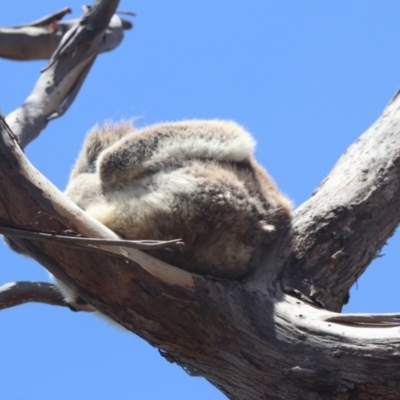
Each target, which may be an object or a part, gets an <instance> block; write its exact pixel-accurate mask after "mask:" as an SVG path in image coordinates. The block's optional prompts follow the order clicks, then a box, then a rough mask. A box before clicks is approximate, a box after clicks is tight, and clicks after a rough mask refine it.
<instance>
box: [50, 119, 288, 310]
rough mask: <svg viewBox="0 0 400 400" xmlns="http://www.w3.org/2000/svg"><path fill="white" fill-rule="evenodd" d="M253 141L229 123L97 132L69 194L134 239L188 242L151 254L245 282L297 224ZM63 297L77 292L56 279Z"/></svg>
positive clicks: (71, 298) (112, 127)
mask: <svg viewBox="0 0 400 400" xmlns="http://www.w3.org/2000/svg"><path fill="white" fill-rule="evenodd" d="M254 146H255V142H254V139H253V138H252V137H251V135H250V134H249V133H248V132H247V131H246V130H245V129H243V128H242V127H241V126H239V125H238V124H236V123H234V122H231V121H221V120H210V121H203V120H191V121H182V122H175V123H161V124H157V125H154V126H150V127H146V128H143V129H135V128H134V127H133V125H132V123H130V122H120V123H116V124H111V123H108V124H105V125H104V126H103V127H94V128H93V129H92V130H91V131H90V132H89V134H88V135H87V137H86V139H85V142H84V144H83V148H82V150H81V152H80V154H79V156H78V160H77V161H76V164H75V166H74V168H73V170H72V172H71V175H70V179H69V183H68V186H67V188H66V190H65V194H66V195H67V196H68V197H69V198H70V199H71V200H72V201H74V202H75V203H76V204H77V205H78V206H79V207H81V208H82V209H83V210H85V211H86V212H87V213H89V214H90V215H91V216H93V217H94V218H96V219H97V220H99V221H100V222H102V223H103V224H104V225H106V226H107V227H108V228H110V229H111V230H113V231H114V232H116V233H117V234H118V235H119V236H120V237H121V238H124V239H133V240H144V239H151V240H172V239H182V240H183V241H184V243H185V250H184V252H183V253H180V252H168V251H166V250H154V251H148V253H149V254H151V255H153V256H154V257H157V258H159V259H161V260H163V261H165V262H167V263H170V264H172V265H175V266H176V267H179V268H182V269H184V270H187V271H190V272H194V273H197V274H202V275H208V276H212V277H215V278H223V279H235V280H238V279H242V278H244V277H245V276H246V275H248V274H249V273H251V272H252V271H253V270H254V268H255V267H256V265H257V262H258V261H259V260H260V258H261V256H262V255H263V254H264V253H265V252H267V251H268V249H270V248H271V246H272V245H273V242H274V240H275V239H276V237H277V236H278V235H279V234H282V233H283V232H284V231H285V230H286V229H287V228H288V227H289V226H290V216H291V203H290V201H289V200H288V199H287V198H286V197H285V196H284V195H283V194H282V193H280V192H279V190H278V189H277V187H276V186H275V183H274V182H273V180H272V178H271V177H270V176H269V175H268V174H267V172H266V171H265V170H264V169H263V168H262V167H261V166H260V165H259V164H257V162H256V161H255V159H254V156H253V151H254ZM56 283H57V285H58V287H59V288H60V290H61V292H62V293H63V295H64V297H65V299H66V300H67V301H68V302H70V303H74V302H76V301H77V296H76V294H75V293H74V292H73V291H72V290H71V289H69V288H68V287H67V286H66V285H65V284H63V283H62V282H60V281H59V280H57V279H56Z"/></svg>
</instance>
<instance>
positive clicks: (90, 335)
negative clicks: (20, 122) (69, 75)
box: [0, 0, 400, 400]
mask: <svg viewBox="0 0 400 400" xmlns="http://www.w3.org/2000/svg"><path fill="white" fill-rule="evenodd" d="M3 3H4V4H2V9H1V15H0V26H10V25H17V24H21V23H24V22H29V21H33V20H36V19H38V18H40V17H42V16H44V15H46V14H48V13H51V12H53V11H56V10H58V9H60V8H62V7H64V6H71V7H72V8H73V11H74V16H77V15H79V14H80V6H81V4H82V3H81V2H80V1H77V0H68V1H64V2H61V1H60V0H41V1H40V2H33V1H32V0H15V1H12V2H3ZM120 9H121V10H130V11H135V12H136V13H137V17H136V18H135V20H134V22H135V29H134V30H133V31H130V32H128V33H127V35H126V38H125V40H124V42H123V43H122V45H121V46H120V47H119V48H118V49H116V50H115V51H113V52H111V53H107V54H102V55H100V56H99V58H98V60H97V62H96V64H95V66H94V67H93V69H92V71H91V73H90V75H89V77H88V79H87V81H86V82H85V85H84V87H83V89H82V91H81V93H80V94H79V96H78V98H77V100H76V101H75V103H74V104H73V106H72V107H71V109H70V110H69V111H68V113H67V114H66V115H65V116H64V117H62V118H61V119H58V120H56V121H54V122H52V123H51V124H50V125H49V126H48V127H47V129H46V130H45V131H44V132H43V133H42V135H41V136H40V137H39V139H37V140H36V141H35V142H34V143H32V144H31V145H30V146H29V147H28V148H27V150H26V153H27V156H28V157H29V159H30V160H31V161H32V163H33V164H34V165H35V166H36V167H37V168H38V169H39V170H40V171H41V172H42V173H43V174H44V175H45V176H47V177H48V178H49V179H50V180H51V181H52V182H54V183H55V184H56V185H57V186H58V187H59V188H61V189H62V188H64V187H65V185H66V181H67V177H68V174H69V170H70V168H71V167H72V165H73V162H74V160H75V157H76V156H77V153H78V151H79V148H80V145H81V143H82V140H83V137H84V135H85V132H86V131H87V130H88V129H89V128H90V127H91V126H92V125H94V124H95V123H97V122H100V123H101V122H102V121H104V120H106V119H113V120H118V119H120V118H129V117H134V118H136V119H137V125H138V126H144V125H149V124H152V123H155V122H160V121H174V120H180V119H185V118H223V119H233V120H236V121H237V122H239V123H240V124H242V125H244V126H245V127H246V128H247V129H248V130H249V131H250V132H252V133H253V135H254V136H255V138H256V139H257V142H258V146H257V153H256V156H257V159H258V160H259V161H260V162H261V163H262V164H263V165H264V166H265V167H266V168H267V169H268V171H269V172H270V173H271V174H272V176H273V177H274V178H275V180H276V182H277V183H278V185H279V187H280V188H281V190H282V191H283V192H285V193H286V194H287V195H288V196H289V197H290V198H291V199H292V200H293V202H294V203H295V205H296V206H298V205H300V204H301V203H302V202H304V201H305V200H306V199H307V198H308V197H309V196H310V194H311V193H312V192H313V190H314V189H315V187H316V186H317V185H318V184H319V182H320V181H321V180H322V179H323V178H324V177H325V176H326V175H327V174H328V173H329V171H330V170H331V168H332V167H333V165H334V163H335V162H336V161H337V159H338V158H339V157H340V155H341V154H342V153H343V152H344V151H345V150H346V148H347V147H348V146H349V145H350V144H351V143H352V142H354V141H355V140H356V139H357V137H358V136H359V135H360V134H362V133H363V131H365V130H366V129H367V128H368V127H369V126H370V125H371V124H372V123H373V122H374V120H375V119H376V118H377V117H378V116H379V115H380V113H381V111H382V110H383V108H384V107H385V105H386V104H387V103H388V101H389V100H390V98H391V96H392V95H393V94H394V93H395V91H396V90H397V89H398V88H399V87H400V67H399V66H400V30H399V27H398V26H399V23H398V19H399V15H400V2H398V1H395V0H386V1H378V0H374V1H372V0H352V1H351V2H349V1H347V0H335V1H321V0H302V1H296V0H291V1H289V0H279V1H270V0H264V1H261V0H252V1H248V0H247V1H244V0H240V1H239V0H229V1H227V0H224V1H222V0H214V1H211V0H202V1H199V0H191V1H190V2H183V1H176V0H175V1H165V0H158V1H155V0H153V1H145V0H137V1H128V0H122V1H121V4H120ZM44 65H45V64H44V62H30V63H26V62H25V63H20V62H11V61H7V60H0V76H1V79H0V108H1V110H2V111H3V113H4V114H8V113H9V112H11V111H12V110H13V109H15V108H16V107H18V106H19V105H20V104H21V103H22V101H23V100H24V99H25V97H26V96H27V95H28V93H29V92H30V90H31V88H32V87H33V85H34V83H35V81H36V79H37V77H38V74H39V70H40V68H42V67H43V66H44ZM399 244H400V237H399V235H395V236H394V237H393V238H391V239H390V240H389V241H388V246H386V247H385V248H384V249H383V253H384V254H385V256H384V257H382V258H380V259H377V260H375V261H374V263H373V264H372V265H371V266H370V268H369V269H368V271H367V272H366V273H365V274H364V275H363V276H362V277H361V278H360V279H359V281H358V283H357V285H356V287H354V288H353V289H352V291H351V298H350V303H349V305H348V306H346V308H345V311H347V312H396V311H399V309H400V301H399V300H400V295H399V291H398V282H399V279H400V272H399V268H398V265H399V263H400V246H399ZM0 251H1V254H0V257H1V260H2V265H1V269H0V283H6V282H10V281H14V280H28V279H31V280H47V279H48V277H47V273H46V271H45V270H44V269H43V268H41V267H40V266H39V265H38V264H37V263H35V262H34V261H31V260H28V259H26V258H23V257H20V256H18V255H14V254H12V253H11V252H10V251H9V250H8V249H7V248H6V247H5V246H0ZM0 329H1V342H0V354H1V363H0V385H1V393H2V398H4V399H7V400H9V399H10V400H14V399H15V400H20V399H21V400H25V399H29V400H36V399H38V400H47V399H48V400H50V399H51V400H54V399H57V400H59V399H60V400H64V399H68V400H70V399H71V398H73V399H76V400H86V399H96V400H103V399H105V400H106V399H119V400H125V399H135V400H136V399H140V400H153V399H165V400H169V399H174V400H187V399H190V400H192V399H193V400H197V399H199V400H200V399H201V400H203V399H209V400H218V399H224V398H225V397H224V396H223V395H222V394H220V393H219V392H218V391H217V390H216V389H214V387H212V386H211V385H210V384H208V383H207V382H206V381H205V380H203V379H201V378H191V377H189V376H188V375H187V374H186V373H185V372H184V371H183V370H182V369H181V368H179V367H177V366H176V365H172V364H169V363H168V362H167V361H165V360H164V359H163V358H162V357H161V356H160V355H159V354H158V351H157V349H154V348H152V347H150V346H149V345H148V344H147V343H145V342H144V341H142V340H141V339H140V338H138V337H136V336H135V335H133V334H130V333H125V332H122V331H120V330H118V329H116V328H114V327H111V326H109V325H108V324H107V323H106V322H104V321H103V320H101V319H99V318H96V317H94V316H92V315H88V314H84V313H72V312H70V311H68V310H64V309H59V308H56V307H51V306H45V305H35V304H33V305H25V306H21V307H17V308H13V309H9V310H5V311H2V312H0Z"/></svg>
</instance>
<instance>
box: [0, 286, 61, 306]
mask: <svg viewBox="0 0 400 400" xmlns="http://www.w3.org/2000/svg"><path fill="white" fill-rule="evenodd" d="M30 302H35V303H44V304H50V305H52V306H63V307H67V306H68V305H67V304H66V303H65V301H64V299H63V297H62V296H61V294H60V292H59V291H58V290H57V287H56V286H55V285H53V284H51V283H46V282H12V283H7V284H5V285H3V286H0V310H3V309H5V308H10V307H15V306H19V305H21V304H25V303H30Z"/></svg>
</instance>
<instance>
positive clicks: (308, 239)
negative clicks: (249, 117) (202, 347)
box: [283, 96, 400, 311]
mask: <svg viewBox="0 0 400 400" xmlns="http://www.w3.org/2000/svg"><path fill="white" fill-rule="evenodd" d="M399 107H400V97H399V96H397V97H395V98H394V99H393V101H392V102H391V103H390V104H389V105H388V107H387V108H386V109H385V111H384V113H383V115H382V116H381V117H380V118H379V119H378V121H377V122H376V123H375V124H374V125H373V126H372V127H371V128H370V129H368V131H367V132H366V133H365V134H364V135H363V136H361V138H360V139H358V140H357V142H356V143H354V144H353V145H352V146H351V147H350V148H349V149H348V150H347V151H346V153H345V154H344V155H343V156H342V157H341V158H340V160H339V161H338V163H337V164H336V166H335V167H334V169H333V171H332V172H331V173H330V175H329V176H328V177H327V178H326V179H325V180H324V182H323V183H322V184H321V185H320V187H319V188H318V189H317V190H316V191H315V193H314V194H313V196H312V197H311V198H310V200H308V201H307V202H306V203H304V204H303V205H301V206H300V207H299V208H298V209H297V210H296V212H295V213H294V218H293V243H292V247H293V251H292V252H291V253H290V255H289V257H288V259H287V262H286V271H285V274H284V279H283V284H284V287H285V290H286V291H287V292H289V293H294V290H297V291H298V292H301V293H303V294H305V295H306V296H308V297H309V298H310V299H312V300H313V301H314V302H315V303H316V304H319V305H321V306H323V307H325V308H327V309H330V310H335V311H339V310H340V309H341V307H342V304H343V302H344V299H345V298H346V296H347V293H348V291H349V290H350V288H351V286H352V285H353V284H354V283H355V281H356V280H357V279H358V277H359V276H360V275H361V274H362V273H363V272H364V271H365V269H366V268H367V266H368V265H369V263H370V262H371V261H372V260H373V259H374V258H375V257H377V254H378V253H379V251H380V250H381V248H382V246H383V245H384V244H385V243H386V241H387V239H388V238H389V237H390V236H391V235H392V234H393V232H394V230H395V229H396V227H397V226H398V224H399V222H400V124H399V122H400V112H399ZM332 283H334V284H332Z"/></svg>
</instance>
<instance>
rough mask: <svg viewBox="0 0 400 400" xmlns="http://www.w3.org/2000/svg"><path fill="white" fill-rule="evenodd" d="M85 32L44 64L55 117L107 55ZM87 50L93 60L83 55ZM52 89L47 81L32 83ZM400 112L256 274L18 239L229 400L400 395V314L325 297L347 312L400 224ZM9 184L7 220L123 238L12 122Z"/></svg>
mask: <svg viewBox="0 0 400 400" xmlns="http://www.w3.org/2000/svg"><path fill="white" fill-rule="evenodd" d="M111 3H114V5H115V7H116V4H115V3H117V2H112V1H108V2H107V1H105V0H102V1H100V0H99V1H98V2H96V4H95V7H96V6H99V7H100V6H102V7H105V9H103V10H102V11H101V12H102V13H103V12H104V14H103V15H108V16H109V17H111V14H110V12H111V11H110V9H108V8H107V4H111ZM95 7H94V8H95ZM100 8H101V7H100ZM100 8H99V9H98V10H97V12H99V10H100ZM114 11H115V9H114ZM114 11H113V12H114ZM93 15H97V16H98V14H96V13H93ZM87 21H88V20H86V22H87ZM99 26H103V25H101V24H100V25H99ZM105 26H106V25H104V26H103V28H104V29H105ZM100 31H101V29H100V28H99V32H97V34H98V35H99V36H96V35H95V41H96V40H98V37H100V36H101V33H100ZM81 35H83V36H84V37H85V38H86V33H84V28H83V27H81V26H79V27H76V29H75V30H74V31H73V32H72V33H71V34H69V35H68V37H67V38H66V41H65V42H64V43H62V45H61V46H60V48H59V50H58V51H57V52H56V55H55V57H54V58H53V59H52V61H51V62H50V66H49V68H48V69H47V70H46V72H47V71H52V72H51V73H52V74H53V75H52V77H53V78H52V79H53V86H52V87H51V89H54V87H56V86H57V85H59V81H58V80H57V79H56V78H58V77H62V76H64V79H65V77H69V76H72V75H73V76H74V79H73V83H71V82H70V83H68V84H66V85H65V91H64V97H62V99H61V100H60V99H57V98H56V96H55V97H54V93H53V92H51V93H50V98H51V99H52V101H55V100H57V101H56V104H57V107H56V109H53V110H50V109H46V108H45V109H44V110H45V112H44V114H43V115H42V116H41V118H42V119H43V120H44V121H45V123H47V121H48V120H49V118H51V116H52V115H53V114H54V113H56V114H57V113H58V114H59V113H60V109H62V102H63V101H67V102H68V100H65V99H66V98H67V99H68V96H70V97H69V98H71V96H72V98H73V94H74V90H76V89H75V88H76V85H79V84H80V82H82V77H83V76H84V75H85V74H86V73H87V71H88V68H89V66H90V64H91V62H92V61H93V60H94V57H95V54H97V53H95V51H94V48H96V46H97V50H98V48H99V46H98V43H97V45H96V46H94V47H92V45H91V44H90V45H89V44H88V43H87V42H86V39H85V40H82V36H81ZM69 39H73V41H76V42H75V45H76V46H77V47H75V45H74V44H73V42H70V41H69ZM88 49H89V54H92V56H91V57H92V58H90V57H89V58H87V57H84V53H85V50H88ZM81 51H82V52H83V53H80V52H81ZM92 51H94V53H92ZM93 54H94V55H93ZM72 66H73V68H75V72H74V73H73V74H72V73H71V72H70V71H72V70H73V69H71V67H72ZM70 73H71V74H72V75H69V74H70ZM68 79H69V78H68ZM54 85H55V86H54ZM61 86H62V85H61ZM61 86H60V87H61ZM44 89H45V85H44V84H43V83H41V84H38V85H37V88H36V89H35V90H36V93H42V91H43V90H44ZM47 90H48V89H47ZM71 93H72V95H71ZM65 94H66V96H67V97H65ZM75 94H76V91H75ZM52 96H53V97H52ZM28 100H29V102H31V104H29V102H27V103H28V106H29V107H32V108H29V107H27V103H26V104H25V108H24V107H23V108H24V109H23V110H22V114H21V115H22V116H24V118H22V120H21V124H20V125H19V124H18V123H16V119H11V122H12V121H14V122H13V123H14V125H13V129H15V130H16V132H14V133H16V134H17V136H18V138H19V139H20V141H21V143H23V144H26V143H28V142H29V140H32V138H33V136H34V135H32V134H31V133H29V132H30V130H32V126H33V125H32V123H33V122H38V121H39V123H40V121H41V120H40V118H39V119H37V115H36V114H34V113H33V117H32V115H31V114H29V112H28V113H27V114H24V113H23V112H26V111H27V110H28V111H29V110H30V111H31V112H32V111H34V110H35V108H34V106H35V107H36V106H38V103H35V101H34V99H32V98H31V99H28ZM399 109H400V99H399V98H397V97H396V98H395V99H394V100H393V102H392V103H391V104H390V105H389V107H388V108H387V110H386V111H385V113H384V115H383V117H382V118H381V119H380V120H378V122H377V123H376V124H375V125H374V126H373V128H371V129H370V130H369V131H368V132H367V133H366V134H365V135H364V136H363V137H362V138H361V139H360V140H359V141H358V142H357V143H355V144H354V145H353V146H352V147H351V148H350V149H349V151H348V152H347V153H346V154H345V155H344V156H343V157H342V159H341V160H340V161H339V163H338V164H337V166H336V167H335V169H334V170H333V172H332V173H331V175H330V176H329V177H328V178H327V180H326V181H325V182H324V183H323V185H321V187H320V188H319V189H318V190H317V192H316V193H315V195H314V196H313V197H312V198H311V199H310V200H309V201H308V202H306V203H305V204H304V205H303V206H301V207H300V208H299V209H298V210H297V211H296V213H295V215H294V220H293V229H292V231H289V230H288V232H287V233H286V236H285V237H283V238H281V239H280V241H279V242H277V243H276V244H275V246H274V248H273V249H272V250H271V251H270V253H268V254H266V255H265V259H264V260H262V263H261V264H260V265H259V268H258V269H257V272H256V273H255V275H254V276H252V277H249V278H248V279H247V280H245V281H224V280H219V279H213V278H211V277H200V276H196V275H194V274H191V273H188V272H186V271H183V270H180V269H178V268H175V267H173V266H169V265H167V264H165V263H163V262H161V261H159V260H156V259H154V258H152V257H150V256H148V255H146V254H144V253H142V252H140V251H139V250H135V249H126V248H121V247H109V246H107V245H106V244H101V245H100V244H99V245H98V246H99V248H101V249H104V250H107V251H108V253H107V254H104V253H102V252H101V253H100V252H97V251H93V250H92V249H91V250H90V251H88V250H86V249H77V248H69V247H66V246H63V245H62V244H60V243H54V242H49V241H45V242H43V241H36V240H34V239H22V238H15V241H16V243H17V244H18V245H19V246H20V247H21V248H22V249H24V250H25V251H26V252H28V253H29V254H31V255H32V256H33V257H34V258H35V259H37V260H38V261H39V262H40V263H41V264H42V265H44V266H45V267H46V268H47V269H48V270H49V271H50V272H52V273H53V274H54V275H55V276H56V277H57V278H58V279H60V280H61V281H62V282H64V283H65V284H66V285H68V286H69V287H71V288H72V289H73V290H75V291H76V292H77V293H78V294H79V295H80V296H81V297H82V298H83V299H84V300H86V301H87V302H88V303H89V304H91V305H92V306H93V307H94V308H95V309H97V310H99V311H100V312H101V313H103V314H104V315H106V316H108V317H110V318H111V319H113V320H114V321H116V322H118V323H119V324H121V325H123V326H124V327H126V328H127V329H129V330H131V331H132V332H135V333H137V334H138V335H139V336H141V337H143V338H144V339H145V340H147V341H148V342H149V343H150V344H152V345H153V346H156V347H158V348H159V349H160V350H161V352H162V354H163V355H164V356H165V357H166V358H167V359H168V360H170V361H172V362H176V363H178V364H179V365H181V366H183V367H184V368H185V369H186V370H187V371H190V372H191V373H192V374H194V375H200V376H203V377H205V378H206V379H208V380H209V381H210V382H212V383H213V384H214V385H215V386H217V387H218V388H219V389H220V390H221V391H222V392H223V393H225V394H226V395H227V396H228V397H229V398H230V399H237V400H239V399H240V400H256V399H257V400H259V399H260V398H271V399H286V400H289V399H303V398H304V399H306V398H307V399H308V398H315V399H363V398H371V399H372V398H379V396H381V397H382V398H383V399H398V398H400V371H399V368H398V350H397V349H398V333H399V328H398V324H399V316H398V315H383V316H376V315H375V316H365V315H364V316H356V315H349V316H341V315H340V314H336V313H332V312H330V311H327V310H324V309H322V308H318V307H315V305H320V306H322V307H326V308H328V309H331V310H336V309H340V306H341V304H342V302H343V298H344V294H345V293H346V291H347V290H348V289H349V287H350V285H351V284H352V282H354V280H355V279H356V277H357V276H358V275H359V274H360V273H361V272H362V271H363V270H364V269H365V267H366V265H367V263H368V262H370V260H371V259H372V258H373V257H374V256H375V255H376V253H377V251H379V249H380V247H381V246H382V244H383V243H384V241H385V240H386V239H387V238H388V237H389V236H390V235H391V233H392V232H393V229H394V228H395V226H396V225H397V223H398V221H399V207H400V206H399V205H398V204H399V191H400V189H399V181H400V179H399V176H400V174H399V164H400V163H399V154H400V143H399V142H400V133H399V132H400V128H398V126H400V124H399V117H400V115H399V114H400V113H399ZM14 117H15V116H14ZM30 118H31V119H30ZM39 125H40V124H39ZM42 125H43V124H42ZM25 129H26V130H25ZM33 131H35V130H33ZM35 132H36V134H37V132H38V131H37V130H36V131H35ZM0 181H1V182H2V185H3V187H7V190H3V191H0V223H1V224H2V225H4V226H23V227H27V228H28V229H31V230H36V231H38V232H56V233H57V234H60V235H64V234H65V233H66V232H72V233H73V234H74V235H83V236H86V237H89V238H104V239H112V240H115V239H118V237H117V236H116V235H115V234H114V233H113V232H112V231H110V230H109V229H107V228H106V227H104V226H103V225H101V224H100V223H99V222H98V221H96V220H94V219H93V218H91V217H90V216H89V215H86V213H85V212H84V211H82V210H80V209H79V208H78V207H77V206H76V205H75V204H73V203H72V202H71V201H70V200H69V199H67V198H66V197H65V196H64V195H63V194H62V193H60V192H59V191H58V190H57V189H56V188H55V187H54V186H53V185H52V184H51V183H50V182H48V181H47V180H46V179H45V178H44V177H42V176H41V175H40V173H39V172H38V171H36V170H35V169H34V168H33V167H32V166H31V165H30V164H29V162H28V161H27V159H26V158H25V156H24V154H23V153H22V151H21V149H20V148H19V146H18V143H17V140H16V136H15V135H14V134H13V133H12V132H11V131H10V129H9V128H8V126H7V125H6V124H5V121H4V119H2V118H0ZM287 292H289V293H291V294H294V295H296V296H297V298H296V297H293V296H290V295H288V294H287ZM303 300H304V301H303ZM310 303H311V304H314V306H312V305H310Z"/></svg>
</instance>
